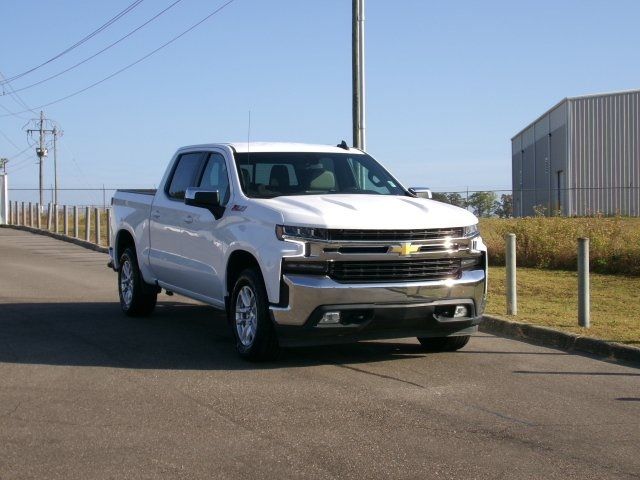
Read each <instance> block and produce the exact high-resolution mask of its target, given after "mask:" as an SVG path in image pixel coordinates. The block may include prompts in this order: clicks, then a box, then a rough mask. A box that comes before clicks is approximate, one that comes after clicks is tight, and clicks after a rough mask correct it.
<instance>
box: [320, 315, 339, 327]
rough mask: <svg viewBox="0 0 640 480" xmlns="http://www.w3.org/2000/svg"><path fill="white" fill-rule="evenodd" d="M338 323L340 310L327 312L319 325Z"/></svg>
mask: <svg viewBox="0 0 640 480" xmlns="http://www.w3.org/2000/svg"><path fill="white" fill-rule="evenodd" d="M336 323H340V312H326V313H325V314H324V315H322V318H321V319H320V321H319V322H318V325H335V324H336Z"/></svg>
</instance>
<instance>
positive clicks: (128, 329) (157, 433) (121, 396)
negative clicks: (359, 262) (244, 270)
mask: <svg viewBox="0 0 640 480" xmlns="http://www.w3.org/2000/svg"><path fill="white" fill-rule="evenodd" d="M106 262H107V257H106V255H104V254H101V253H97V252H93V251H89V250H86V249H83V248H82V247H78V246H75V245H72V244H68V243H65V242H60V241H58V240H54V239H52V238H49V237H44V236H38V235H34V234H31V233H27V232H23V231H16V230H11V229H0V479H22V478H47V479H58V478H59V479H76V478H77V479H89V478H100V479H102V478H105V479H106V478H209V479H211V478H247V479H248V478H359V479H364V478H547V479H548V478H563V479H565V478H582V479H584V478H599V479H600V478H638V477H640V433H639V426H640V370H639V369H635V368H631V367H626V366H621V365H616V364H612V363H607V362H603V361H599V360H596V359H592V358H589V357H585V356H579V355H572V354H567V353H565V352H561V351H558V350H553V349H547V348H542V347H537V346H532V345H529V344H526V343H521V342H517V341H513V340H507V339H502V338H498V337H493V336H489V335H483V334H478V335H477V336H476V337H475V338H473V339H472V340H471V342H470V343H469V344H468V345H467V347H465V348H464V349H463V350H461V351H459V352H456V353H443V354H425V353H423V352H421V350H420V348H419V345H418V343H417V341H416V340H415V339H404V340H399V341H380V342H367V343H361V344H357V345H342V346H337V347H336V346H330V347H314V348H303V349H291V350H286V351H284V352H283V354H282V355H281V357H280V359H279V361H277V362H273V363H268V364H251V363H247V362H245V361H242V360H240V359H239V358H238V357H237V356H236V353H235V351H234V346H233V343H232V338H231V334H230V331H229V329H228V326H227V324H226V320H225V317H224V315H223V314H221V313H219V312H216V311H215V310H213V309H211V308H209V307H205V306H202V305H199V304H196V303H195V302H192V301H190V300H187V299H184V298H181V297H178V296H173V297H168V296H166V295H164V294H163V295H161V296H160V297H159V299H160V302H159V305H158V308H157V311H156V313H155V314H154V315H153V316H151V317H149V318H145V319H130V318H127V317H125V316H124V315H122V314H121V312H120V309H119V305H118V296H117V291H116V275H115V274H114V272H112V271H111V270H109V269H108V268H107V267H106Z"/></svg>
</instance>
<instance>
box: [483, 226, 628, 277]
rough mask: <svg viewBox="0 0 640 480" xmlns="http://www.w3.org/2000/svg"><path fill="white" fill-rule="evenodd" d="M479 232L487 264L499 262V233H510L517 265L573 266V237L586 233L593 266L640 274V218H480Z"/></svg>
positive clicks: (501, 256) (501, 254) (501, 246)
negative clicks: (485, 247) (512, 237)
mask: <svg viewBox="0 0 640 480" xmlns="http://www.w3.org/2000/svg"><path fill="white" fill-rule="evenodd" d="M480 233H481V234H482V237H483V238H484V241H485V243H486V244H487V247H488V249H489V263H490V264H491V265H504V253H505V252H504V249H505V246H504V235H505V234H507V233H515V234H516V249H517V262H518V265H519V266H522V267H535V268H547V269H557V270H576V268H577V251H578V246H577V239H578V238H579V237H588V238H589V243H590V251H589V256H590V266H591V270H592V271H594V272H599V273H611V274H626V275H634V276H640V218H628V217H580V218H564V217H526V218H509V219H500V218H483V219H481V220H480Z"/></svg>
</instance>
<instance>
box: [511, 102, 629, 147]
mask: <svg viewBox="0 0 640 480" xmlns="http://www.w3.org/2000/svg"><path fill="white" fill-rule="evenodd" d="M629 93H640V89H631V90H620V91H617V92H605V93H590V94H587V95H578V96H575V97H565V98H563V99H562V100H560V101H559V102H558V103H556V104H555V105H554V106H553V107H551V108H549V109H547V110H545V111H544V113H542V114H541V115H539V116H538V117H537V118H536V119H535V120H534V121H533V122H529V123H528V124H527V126H526V127H524V128H523V129H521V130H520V131H518V133H516V134H515V135H514V136H513V137H511V141H513V139H514V138H516V137H517V136H519V135H522V134H523V133H524V132H525V130H529V129H530V128H531V127H532V126H533V125H534V124H536V123H537V122H538V121H539V120H540V119H542V118H543V117H545V116H547V115H548V114H549V113H551V112H552V111H554V110H555V109H556V108H558V107H559V106H560V105H562V104H563V103H565V102H568V101H572V100H582V99H584V98H594V97H611V96H613V95H625V94H629Z"/></svg>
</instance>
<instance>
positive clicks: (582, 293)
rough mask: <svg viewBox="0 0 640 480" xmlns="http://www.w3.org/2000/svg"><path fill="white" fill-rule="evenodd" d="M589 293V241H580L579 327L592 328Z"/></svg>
mask: <svg viewBox="0 0 640 480" xmlns="http://www.w3.org/2000/svg"><path fill="white" fill-rule="evenodd" d="M590 301H591V299H590V293H589V239H588V238H579V239H578V325H580V326H581V327H584V328H589V327H590V326H591V307H590Z"/></svg>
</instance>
